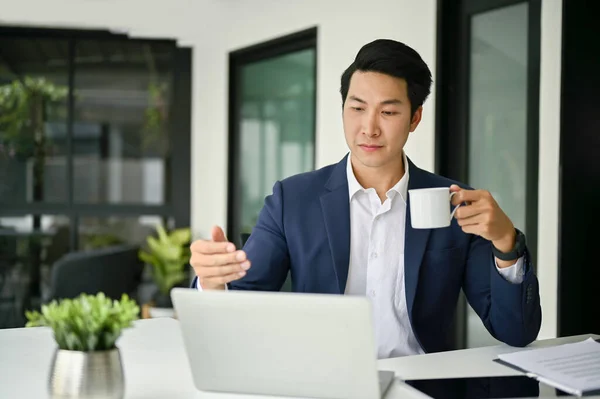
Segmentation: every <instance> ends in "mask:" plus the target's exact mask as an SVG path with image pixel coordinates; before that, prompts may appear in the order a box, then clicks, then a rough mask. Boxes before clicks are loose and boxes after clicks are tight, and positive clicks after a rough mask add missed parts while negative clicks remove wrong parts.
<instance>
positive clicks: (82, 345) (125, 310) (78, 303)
mask: <svg viewBox="0 0 600 399" xmlns="http://www.w3.org/2000/svg"><path fill="white" fill-rule="evenodd" d="M138 314H139V307H138V306H137V304H136V303H135V301H133V300H131V299H130V298H129V297H128V296H127V295H123V296H122V297H121V299H120V300H119V301H113V300H111V299H110V298H107V297H106V296H105V295H104V294H103V293H99V294H97V295H95V296H92V295H87V294H82V295H80V296H79V297H77V298H75V299H63V300H61V301H60V302H57V301H52V302H51V303H49V304H46V305H43V306H42V309H41V312H26V313H25V315H26V317H27V320H28V323H27V327H36V326H48V327H50V328H52V330H53V333H54V339H55V340H56V342H57V344H58V346H59V347H60V348H61V349H67V350H78V351H94V350H107V349H112V348H113V347H114V346H115V342H116V340H117V339H118V338H119V336H120V334H121V331H122V330H123V329H124V328H128V327H131V325H132V322H133V320H135V319H137V318H138Z"/></svg>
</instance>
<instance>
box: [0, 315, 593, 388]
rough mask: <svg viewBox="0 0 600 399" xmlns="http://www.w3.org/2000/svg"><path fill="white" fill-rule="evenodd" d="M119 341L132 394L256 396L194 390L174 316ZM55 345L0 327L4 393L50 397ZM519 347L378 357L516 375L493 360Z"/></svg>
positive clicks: (386, 366)
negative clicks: (51, 367)
mask: <svg viewBox="0 0 600 399" xmlns="http://www.w3.org/2000/svg"><path fill="white" fill-rule="evenodd" d="M588 337H589V335H584V336H578V337H570V338H562V339H561V338H559V339H555V340H547V341H541V342H536V343H535V344H534V345H533V346H541V345H557V344H562V343H566V342H573V341H578V340H583V339H586V338H588ZM596 338H597V337H596ZM117 345H118V346H119V348H120V349H121V354H122V357H123V363H124V368H125V386H126V398H128V399H134V398H147V399H152V398H157V399H158V398H161V399H162V398H185V399H187V398H189V399H192V398H203V399H204V398H207V399H250V398H258V397H257V396H248V395H236V394H217V393H206V392H202V393H201V392H198V391H196V389H195V388H194V384H193V380H192V375H191V372H190V370H189V366H188V361H187V357H186V354H185V351H184V347H183V340H182V338H181V334H180V330H179V322H177V321H176V320H173V319H152V320H140V321H138V322H136V325H135V327H134V328H132V329H128V330H126V331H125V333H124V334H123V337H121V339H120V340H119V341H118V343H117ZM54 348H55V343H54V340H53V338H52V333H51V331H50V330H49V329H47V328H28V329H12V330H0V398H13V397H14V398H17V397H18V398H45V397H47V391H46V384H47V381H48V371H49V367H50V361H51V357H52V354H53V352H54ZM515 350H518V349H516V348H512V347H508V346H504V345H500V346H494V347H487V348H480V349H469V350H464V351H454V352H446V353H438V354H430V355H421V356H412V357H406V358H398V359H386V360H381V361H379V368H380V369H382V370H393V371H395V372H396V373H397V375H398V376H400V377H402V378H405V379H424V378H452V377H461V376H473V377H477V376H508V375H516V374H518V373H516V372H514V371H513V370H511V369H509V368H506V367H502V366H500V365H498V364H496V363H494V362H492V359H494V358H495V357H496V355H497V354H498V353H501V352H507V351H508V352H510V351H515ZM423 397H425V395H422V394H420V393H419V392H418V391H415V390H414V389H413V388H411V387H408V386H407V385H405V384H403V383H402V382H400V381H396V382H394V385H393V386H392V387H391V388H390V390H389V391H388V394H387V395H386V399H396V398H423ZM269 399H277V398H275V397H272V396H271V397H269ZM288 399H289V398H288Z"/></svg>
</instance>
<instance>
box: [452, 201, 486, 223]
mask: <svg viewBox="0 0 600 399" xmlns="http://www.w3.org/2000/svg"><path fill="white" fill-rule="evenodd" d="M486 211H488V207H487V206H485V205H481V204H480V203H477V202H476V203H473V204H471V205H464V204H463V205H461V206H460V207H459V208H458V209H457V210H456V212H454V218H455V219H456V220H459V221H460V220H461V219H466V218H470V217H472V216H476V215H479V214H482V213H485V212H486Z"/></svg>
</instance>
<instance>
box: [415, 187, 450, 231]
mask: <svg viewBox="0 0 600 399" xmlns="http://www.w3.org/2000/svg"><path fill="white" fill-rule="evenodd" d="M408 194H409V197H410V221H411V225H412V227H413V229H437V228H440V227H448V226H450V223H451V222H452V218H453V217H454V212H456V210H457V209H458V208H459V207H460V204H459V205H457V206H456V207H455V208H454V210H453V211H452V212H450V206H451V202H450V201H451V200H452V196H453V195H454V194H456V192H453V193H451V192H450V188H449V187H434V188H419V189H415V190H408Z"/></svg>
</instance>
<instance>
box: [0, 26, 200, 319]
mask: <svg viewBox="0 0 600 399" xmlns="http://www.w3.org/2000/svg"><path fill="white" fill-rule="evenodd" d="M0 48H2V52H1V54H0V240H1V239H2V235H3V234H4V233H5V235H6V236H11V235H12V236H14V234H15V233H14V231H15V230H16V231H18V235H19V237H21V236H29V237H37V236H43V237H45V238H47V240H45V241H43V242H41V243H40V244H39V245H40V247H39V248H38V250H36V251H33V252H31V254H32V255H35V257H36V259H33V260H32V262H30V263H29V264H30V265H32V266H31V273H30V272H29V271H28V272H27V273H29V274H28V276H26V278H27V279H29V280H30V281H31V282H30V283H29V289H28V290H27V291H26V293H25V294H24V295H25V296H27V297H31V304H32V305H31V306H32V307H35V306H36V303H38V304H39V301H40V299H41V296H42V291H43V288H42V287H43V286H44V284H47V281H44V272H43V270H45V268H47V267H50V266H51V264H52V263H53V262H54V261H56V260H58V258H59V257H60V256H62V255H63V254H64V253H66V252H69V251H73V250H79V249H90V248H98V247H101V246H108V245H114V244H118V243H121V242H126V243H134V244H140V243H142V242H143V241H144V239H145V235H147V233H148V232H151V231H152V228H153V226H154V224H156V223H164V224H165V225H167V226H168V227H188V226H189V223H190V187H189V185H190V184H189V176H190V145H189V144H190V134H191V132H190V119H191V92H190V90H191V89H190V87H191V51H190V49H187V48H179V47H177V44H176V42H174V41H171V40H139V39H135V40H134V39H130V38H129V37H127V36H126V35H116V34H111V33H109V32H105V31H71V30H68V31H67V30H50V29H22V28H8V27H6V28H0ZM57 226H58V227H57ZM58 232H60V237H59V236H57V234H58ZM129 233H131V234H130V235H128V236H127V234H129ZM25 241H27V240H25ZM17 263H18V262H17ZM13 266H14V267H13ZM7 267H12V268H13V269H14V268H15V267H17V266H15V265H8V266H7ZM15 270H16V269H15ZM28 270H29V269H28ZM46 277H47V276H46ZM0 278H2V276H0ZM36 301H37V302H36ZM26 306H29V304H27V305H26ZM0 327H2V325H0Z"/></svg>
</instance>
